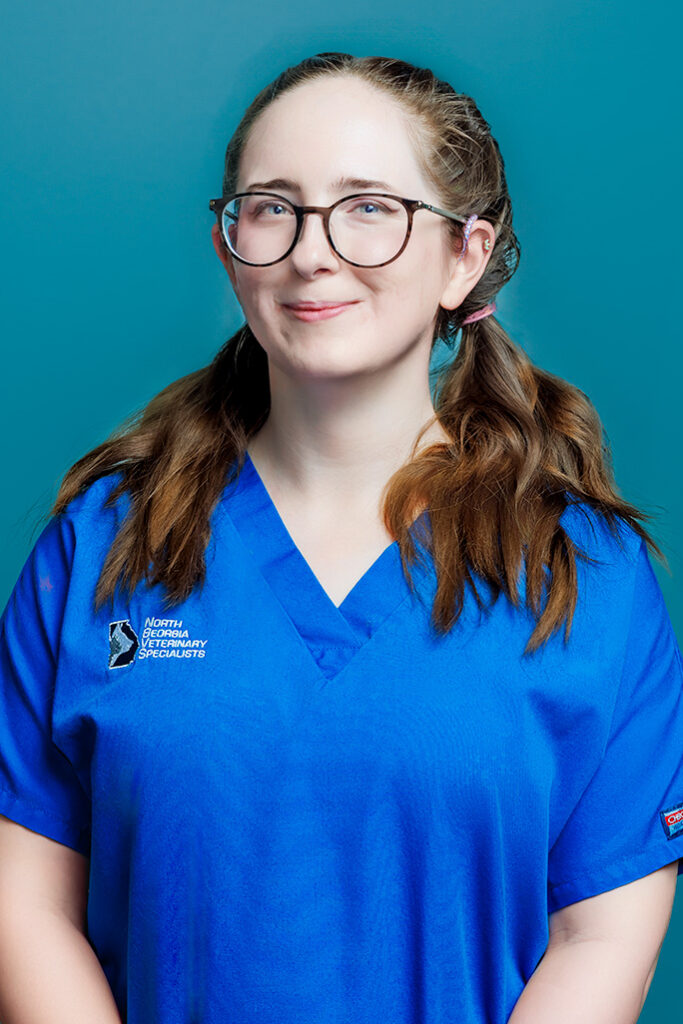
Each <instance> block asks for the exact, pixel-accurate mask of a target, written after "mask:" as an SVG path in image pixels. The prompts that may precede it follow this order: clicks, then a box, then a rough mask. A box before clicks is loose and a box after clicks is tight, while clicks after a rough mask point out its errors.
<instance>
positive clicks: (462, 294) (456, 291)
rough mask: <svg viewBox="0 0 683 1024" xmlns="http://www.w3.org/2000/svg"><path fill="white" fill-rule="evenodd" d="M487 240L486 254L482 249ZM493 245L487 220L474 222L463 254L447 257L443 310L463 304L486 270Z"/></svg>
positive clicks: (494, 237) (493, 234) (493, 239)
mask: <svg viewBox="0 0 683 1024" xmlns="http://www.w3.org/2000/svg"><path fill="white" fill-rule="evenodd" d="M487 239H488V241H489V249H488V252H487V251H486V249H485V248H484V243H485V242H486V240H487ZM495 244H496V234H495V231H494V230H493V225H492V224H490V223H489V222H488V221H487V220H475V222H474V224H473V225H472V230H471V231H470V237H469V238H468V240H467V248H466V249H465V251H464V253H462V254H461V253H459V252H453V254H452V255H451V256H450V257H449V261H448V263H449V277H448V281H447V284H446V287H445V289H444V291H443V294H442V296H441V301H440V305H441V306H443V308H444V309H457V307H458V306H460V305H461V304H462V303H463V302H464V300H465V298H466V297H467V296H468V295H469V293H470V292H471V291H472V289H473V288H474V286H475V285H476V283H477V282H478V281H479V278H480V277H481V276H482V274H483V273H484V271H485V270H486V264H487V263H488V261H489V259H490V258H491V253H492V252H493V247H494V245H495Z"/></svg>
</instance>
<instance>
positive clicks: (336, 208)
mask: <svg viewBox="0 0 683 1024" xmlns="http://www.w3.org/2000/svg"><path fill="white" fill-rule="evenodd" d="M379 200H381V202H380V201H379ZM368 207H370V208H371V209H369V210H368ZM209 209H211V210H213V212H214V213H215V214H216V217H217V219H218V224H219V227H220V229H221V234H222V236H223V238H224V240H225V243H226V245H227V247H228V249H229V250H230V252H231V253H232V255H233V256H234V257H235V258H236V259H238V260H239V261H240V262H241V263H246V264H248V265H249V266H252V267H268V266H271V265H272V264H273V263H279V262H280V260H283V259H285V257H287V256H289V254H290V252H291V251H292V249H293V248H294V246H295V245H296V243H297V242H298V240H299V236H300V234H301V229H302V227H303V223H304V215H305V214H307V213H319V214H321V216H322V218H323V224H324V227H325V234H326V235H327V240H328V242H329V243H330V245H331V246H332V248H333V249H334V251H335V252H336V254H337V255H338V256H339V257H340V258H341V259H343V260H344V261H345V262H346V263H351V264H352V265H353V266H354V267H383V266H386V264H387V263H392V262H393V261H394V260H395V259H397V258H398V257H399V256H400V255H401V253H402V252H403V250H404V249H405V247H406V245H407V244H408V239H409V238H410V232H411V229H412V226H413V215H414V214H415V212H416V211H417V210H429V212H430V213H436V214H438V215H439V216H440V217H449V218H450V219H451V220H456V221H461V222H462V223H463V224H465V223H466V222H467V217H463V216H462V215H461V214H459V213H450V212H449V211H448V210H440V209H439V208H438V207H436V206H432V205H431V204H430V203H424V202H422V200H420V199H405V198H402V197H401V196H394V195H391V194H389V193H387V192H362V193H360V192H359V193H357V194H354V195H351V196H344V197H343V198H341V199H338V200H337V201H336V202H335V203H332V205H331V206H298V205H297V204H296V203H292V202H290V201H289V200H288V199H285V198H284V197H283V196H279V195H276V194H274V193H272V192H236V193H233V194H232V195H229V196H223V197H222V198H220V199H210V200H209Z"/></svg>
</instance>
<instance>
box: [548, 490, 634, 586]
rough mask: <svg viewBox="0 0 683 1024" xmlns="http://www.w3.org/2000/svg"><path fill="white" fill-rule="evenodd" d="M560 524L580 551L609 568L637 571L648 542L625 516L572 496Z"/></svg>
mask: <svg viewBox="0 0 683 1024" xmlns="http://www.w3.org/2000/svg"><path fill="white" fill-rule="evenodd" d="M560 524H561V526H562V527H563V528H564V530H565V532H566V534H567V536H568V537H569V539H570V540H571V542H572V543H573V545H574V546H575V548H576V549H577V553H579V552H581V553H583V554H585V555H586V556H588V558H589V559H591V560H593V561H594V563H595V564H596V565H600V566H602V567H603V568H604V570H605V571H607V572H610V571H611V572H612V573H613V572H617V573H626V574H629V573H631V574H632V573H633V572H634V570H635V567H636V564H637V562H638V559H639V556H640V555H641V552H642V549H643V548H644V546H645V542H644V540H643V539H642V537H641V536H640V534H639V533H638V532H637V530H635V529H634V528H633V526H631V524H630V523H629V522H628V520H626V519H624V518H623V517H622V516H619V515H616V514H615V515H612V516H608V515H607V514H606V513H605V512H603V511H601V510H600V509H598V508H594V507H593V506H592V505H590V504H589V503H588V502H586V501H578V500H576V499H571V498H570V499H569V504H568V505H567V507H566V508H565V509H564V511H563V512H562V515H561V516H560ZM589 564H590V563H589Z"/></svg>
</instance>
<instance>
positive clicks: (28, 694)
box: [0, 515, 90, 856]
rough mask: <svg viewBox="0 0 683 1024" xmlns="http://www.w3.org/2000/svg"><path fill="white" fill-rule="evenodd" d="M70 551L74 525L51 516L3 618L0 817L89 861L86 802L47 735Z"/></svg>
mask: <svg viewBox="0 0 683 1024" xmlns="http://www.w3.org/2000/svg"><path fill="white" fill-rule="evenodd" d="M74 548H75V535H74V528H73V524H72V523H70V522H69V521H68V519H67V518H66V517H65V516H64V515H62V516H55V517H53V518H52V519H51V520H50V521H49V522H48V524H47V526H46V527H45V528H44V529H43V531H42V533H41V534H40V536H39V537H38V540H37V541H36V543H35V545H34V547H33V549H32V551H31V552H30V554H29V556H28V558H27V560H26V562H25V564H24V566H23V569H22V570H21V573H20V575H19V578H18V580H17V582H16V584H15V586H14V589H13V590H12V592H11V594H10V597H9V600H8V602H7V605H6V606H5V609H4V611H3V613H2V617H1V618H0V814H3V815H4V816H5V817H7V818H10V819H12V821H16V822H18V823H19V824H20V825H24V826H25V827H26V828H29V829H31V830H32V831H34V832H39V833H41V834H42V835H44V836H48V837H49V838H50V839H54V840H56V841H57V842H60V843H63V844H65V845H67V846H70V847H72V848H73V849H75V850H77V851H78V852H79V853H83V854H84V855H86V856H87V855H88V854H89V832H90V805H89V804H90V802H89V797H88V795H87V794H86V792H85V790H84V788H83V786H82V785H81V783H80V781H79V779H78V776H77V775H76V772H75V771H74V768H73V766H72V765H71V763H70V761H69V760H68V758H67V757H66V755H65V754H64V753H63V752H62V751H61V750H60V749H59V748H58V747H57V746H56V745H55V743H54V742H53V736H52V707H53V699H54V691H55V679H56V675H57V665H58V658H59V645H60V632H61V625H62V620H63V617H64V609H65V604H66V600H67V595H68V589H69V581H70V570H71V566H72V564H73V555H74Z"/></svg>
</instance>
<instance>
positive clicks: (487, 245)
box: [484, 238, 491, 252]
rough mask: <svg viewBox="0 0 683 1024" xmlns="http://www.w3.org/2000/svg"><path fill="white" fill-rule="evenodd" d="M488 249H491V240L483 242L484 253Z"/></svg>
mask: <svg viewBox="0 0 683 1024" xmlns="http://www.w3.org/2000/svg"><path fill="white" fill-rule="evenodd" d="M490 248H491V239H490V238H487V239H486V240H485V242H484V251H485V252H488V251H489V249H490Z"/></svg>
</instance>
